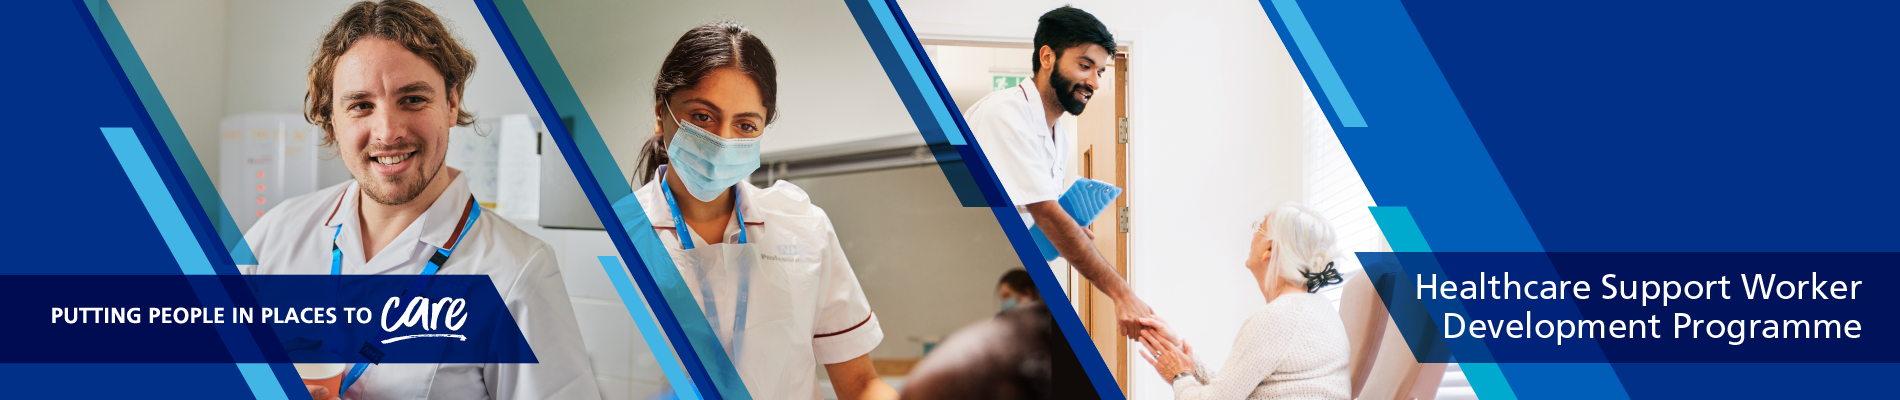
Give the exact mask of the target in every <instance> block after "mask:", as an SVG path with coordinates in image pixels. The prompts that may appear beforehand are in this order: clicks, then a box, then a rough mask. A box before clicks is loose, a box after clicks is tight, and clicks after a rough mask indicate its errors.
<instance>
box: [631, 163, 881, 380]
mask: <svg viewBox="0 0 1900 400" xmlns="http://www.w3.org/2000/svg"><path fill="white" fill-rule="evenodd" d="M655 176H665V170H664V169H661V170H660V171H659V172H656V173H655ZM660 182H661V180H659V179H654V180H653V181H652V182H650V183H648V184H646V185H644V186H641V187H640V189H639V190H635V191H634V195H635V196H636V197H637V198H638V201H639V202H640V206H641V208H642V209H643V210H645V211H646V215H647V218H648V219H649V220H650V221H652V222H653V229H654V230H655V232H654V233H655V234H656V235H657V236H659V237H660V241H661V242H663V243H665V244H666V249H667V250H668V255H669V256H671V257H672V258H673V262H674V263H675V264H676V265H677V266H678V267H679V271H680V275H681V277H683V278H685V281H686V286H687V287H689V288H691V289H692V292H693V299H694V300H695V301H696V302H699V304H695V305H694V306H696V307H700V308H702V309H704V308H705V306H704V305H705V304H706V299H707V298H708V296H710V298H711V299H713V301H712V304H713V306H714V307H716V309H715V310H714V311H713V312H711V313H707V314H708V315H713V316H714V317H715V318H716V322H713V324H715V326H717V327H719V329H716V330H715V331H716V332H718V334H719V341H720V344H721V345H722V346H724V347H725V348H726V351H727V354H729V355H731V354H733V353H732V350H733V348H734V342H735V337H734V333H735V331H736V330H735V329H733V326H734V321H735V320H736V317H737V311H738V310H737V308H738V307H737V306H738V303H739V301H738V299H739V296H738V290H739V286H740V285H739V279H740V277H741V274H742V272H743V271H741V269H742V268H746V266H747V265H748V264H749V265H751V270H752V272H751V277H750V279H749V281H750V283H749V285H747V286H750V288H749V290H748V292H749V293H750V295H749V296H748V300H747V301H746V303H747V309H746V310H745V311H746V317H745V327H744V329H743V330H744V332H745V333H744V334H743V335H742V336H743V337H744V338H743V339H739V340H738V341H740V342H743V346H741V347H740V350H739V353H738V354H737V355H733V356H732V359H733V366H734V367H735V368H737V369H738V372H739V377H740V378H741V379H742V380H744V382H745V386H746V390H747V391H748V392H751V394H752V398H754V399H798V398H812V397H813V396H814V395H816V394H817V371H816V368H817V366H818V364H836V363H841V362H845V361H850V360H851V359H854V358H858V357H860V356H863V355H866V354H870V353H871V349H874V348H876V347H877V345H878V342H881V341H883V340H884V331H883V329H882V328H879V327H878V322H877V316H876V315H874V314H873V313H872V311H871V304H870V303H869V302H867V301H865V299H864V289H863V288H862V287H860V286H858V278H857V275H855V274H853V273H852V271H851V263H850V262H849V261H846V260H845V256H844V250H843V248H842V246H840V245H839V244H838V234H837V232H836V231H835V230H834V229H832V225H831V218H830V217H828V216H826V214H825V211H824V210H822V209H819V208H818V207H817V206H814V205H812V204H811V199H810V198H809V197H807V196H806V195H805V191H804V190H801V189H799V188H798V186H794V185H792V184H791V183H787V182H785V181H779V182H778V183H777V184H774V185H772V187H770V188H767V189H759V188H758V187H756V186H753V185H752V184H751V183H749V182H740V183H739V184H738V185H737V186H738V188H739V202H738V204H739V210H738V212H739V213H740V214H739V215H738V216H739V217H740V218H733V219H731V220H730V222H727V226H726V232H725V238H724V239H723V241H724V242H725V244H721V245H711V244H708V242H707V241H706V240H705V238H704V237H702V236H700V234H699V233H698V232H691V231H690V229H688V228H687V227H686V226H685V224H679V223H676V222H675V220H674V219H673V212H672V210H671V208H669V207H668V206H667V202H666V195H665V193H663V192H661V190H663V188H662V186H661V185H660ZM675 198H678V197H675ZM741 219H743V220H744V221H745V223H744V224H745V235H746V239H747V240H746V242H747V243H749V244H750V245H751V246H750V248H751V249H750V250H749V251H750V252H752V253H756V254H755V255H746V254H747V253H745V252H737V251H718V249H720V248H722V247H723V246H731V245H735V244H737V243H738V242H739V240H738V239H739V235H740V229H739V226H740V225H739V224H740V222H739V221H740V220H741ZM678 229H688V231H689V233H690V234H688V235H687V237H688V238H690V239H691V240H692V241H693V245H694V246H693V247H694V249H693V250H687V249H684V248H683V247H682V246H681V243H680V236H679V233H678V231H677V230H678ZM736 257H747V258H751V259H752V260H753V261H755V262H753V263H745V262H741V261H740V260H733V259H730V258H736ZM754 257H756V258H754ZM702 277H703V278H705V281H704V283H705V284H704V285H702V281H701V278H702ZM708 289H710V291H711V293H710V294H708V293H706V292H707V290H708Z"/></svg>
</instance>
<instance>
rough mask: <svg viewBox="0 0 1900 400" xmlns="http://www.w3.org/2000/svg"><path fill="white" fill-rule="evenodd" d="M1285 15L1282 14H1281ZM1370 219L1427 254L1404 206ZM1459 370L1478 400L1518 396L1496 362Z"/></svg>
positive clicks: (1391, 240) (1396, 246)
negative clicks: (1462, 372) (1463, 374)
mask: <svg viewBox="0 0 1900 400" xmlns="http://www.w3.org/2000/svg"><path fill="white" fill-rule="evenodd" d="M1282 15H1285V13H1282ZM1371 211H1372V219H1373V221H1375V222H1377V223H1378V224H1379V231H1380V232H1382V233H1384V234H1385V241H1386V243H1387V244H1388V245H1390V246H1392V251H1395V252H1407V253H1429V252H1431V251H1432V246H1431V245H1429V244H1426V243H1425V232H1424V231H1420V230H1419V229H1418V221H1417V220H1414V219H1412V211H1411V210H1410V209H1407V208H1405V207H1371ZM1458 369H1460V370H1462V371H1464V373H1465V379H1466V380H1468V381H1470V382H1471V391H1472V392H1475V393H1476V394H1477V395H1478V398H1480V399H1486V400H1516V399H1517V393H1515V392H1512V391H1511V384H1510V382H1507V381H1505V380H1504V370H1502V369H1499V368H1498V365H1497V364H1495V363H1458Z"/></svg>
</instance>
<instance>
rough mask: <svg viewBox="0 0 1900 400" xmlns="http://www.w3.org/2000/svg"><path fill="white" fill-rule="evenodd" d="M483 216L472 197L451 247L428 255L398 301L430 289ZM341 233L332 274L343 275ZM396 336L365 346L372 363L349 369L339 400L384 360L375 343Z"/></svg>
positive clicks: (339, 231)
mask: <svg viewBox="0 0 1900 400" xmlns="http://www.w3.org/2000/svg"><path fill="white" fill-rule="evenodd" d="M346 201H347V200H346ZM481 216H482V207H481V205H480V204H477V203H476V202H475V196H472V195H471V196H468V212H467V213H464V214H462V223H461V226H458V227H456V228H457V229H456V230H455V234H454V236H450V237H449V248H446V249H444V248H437V249H435V251H434V252H432V253H431V254H430V255H429V264H428V266H425V267H422V277H421V278H418V279H416V281H415V283H414V284H412V285H410V286H409V289H407V290H404V291H403V292H402V294H400V295H397V296H396V297H399V298H400V297H407V296H408V295H409V292H415V293H417V294H421V293H422V290H423V289H424V288H426V287H427V286H429V281H430V279H428V278H429V277H431V276H435V273H436V272H437V271H441V270H442V264H447V263H448V262H449V255H450V254H453V253H454V252H455V248H456V246H457V245H460V244H461V243H462V239H463V238H466V237H468V230H469V228H472V227H474V226H475V220H476V219H479V218H481ZM342 234H343V225H342V224H337V226H336V231H335V232H332V233H330V275H342V274H343V248H342V247H340V246H337V243H336V240H337V237H338V236H341V235H342ZM393 334H394V332H383V336H384V337H382V338H378V339H377V340H376V341H372V342H364V343H363V349H362V351H361V353H362V354H363V357H364V358H368V359H370V362H368V363H356V365H352V366H350V372H349V374H346V375H344V376H343V384H342V385H341V386H339V387H338V388H337V393H336V394H335V395H336V396H337V397H338V398H341V397H343V393H344V392H348V391H349V390H350V385H353V384H356V378H360V377H362V376H363V372H366V371H369V366H370V364H375V363H380V362H381V361H382V359H383V352H382V350H380V349H379V348H378V347H379V346H376V344H375V343H377V342H381V341H382V340H387V339H389V338H388V336H391V335H393Z"/></svg>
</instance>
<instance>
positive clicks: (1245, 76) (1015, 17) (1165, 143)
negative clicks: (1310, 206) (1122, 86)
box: [900, 0, 1304, 399]
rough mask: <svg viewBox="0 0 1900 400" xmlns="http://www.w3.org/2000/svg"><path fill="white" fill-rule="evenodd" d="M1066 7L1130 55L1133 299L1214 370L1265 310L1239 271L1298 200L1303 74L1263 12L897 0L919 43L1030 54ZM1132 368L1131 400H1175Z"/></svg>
mask: <svg viewBox="0 0 1900 400" xmlns="http://www.w3.org/2000/svg"><path fill="white" fill-rule="evenodd" d="M1064 3H1070V4H1072V5H1074V6H1075V7H1077V8H1081V9H1083V10H1085V11H1088V12H1090V13H1092V14H1094V15H1095V16H1096V17H1097V18H1098V19H1101V20H1102V21H1103V23H1104V24H1105V25H1107V26H1108V27H1109V29H1110V31H1111V32H1112V33H1114V34H1115V35H1116V40H1117V41H1119V42H1121V43H1123V44H1125V45H1127V46H1129V53H1130V56H1129V57H1130V60H1129V63H1130V67H1129V75H1130V76H1129V89H1128V93H1127V94H1126V95H1127V96H1128V106H1129V123H1130V129H1129V136H1130V140H1129V147H1130V150H1129V151H1130V155H1129V157H1130V161H1129V164H1130V165H1129V180H1130V186H1131V188H1130V197H1129V202H1130V207H1131V209H1132V213H1133V215H1132V216H1131V221H1130V226H1131V228H1132V232H1131V235H1132V237H1131V239H1130V258H1131V261H1130V264H1131V270H1132V271H1133V272H1132V273H1131V275H1132V277H1131V282H1132V284H1133V285H1134V287H1135V292H1136V294H1137V295H1139V296H1141V297H1142V298H1143V299H1144V300H1146V301H1147V302H1148V304H1149V305H1150V306H1152V307H1153V308H1154V309H1155V311H1156V312H1157V313H1158V314H1160V315H1161V316H1162V317H1163V318H1166V319H1168V320H1169V321H1170V322H1171V323H1172V324H1173V325H1174V326H1175V327H1176V328H1178V329H1179V330H1181V331H1182V333H1183V335H1184V336H1186V338H1187V340H1188V341H1190V342H1192V343H1194V347H1195V351H1196V352H1197V353H1198V354H1199V355H1200V356H1201V357H1204V358H1205V359H1207V360H1209V363H1211V364H1218V363H1219V362H1220V361H1219V360H1222V359H1224V358H1225V357H1226V355H1227V353H1228V351H1229V350H1230V348H1231V346H1232V343H1233V339H1234V335H1235V334H1236V332H1238V331H1239V328H1240V324H1241V323H1242V322H1243V321H1244V320H1245V318H1246V316H1247V314H1248V313H1249V312H1251V311H1252V310H1253V309H1254V308H1256V307H1258V306H1260V305H1261V304H1263V301H1262V300H1261V296H1260V293H1259V289H1258V288H1257V287H1256V286H1255V285H1254V284H1252V283H1249V281H1252V280H1253V279H1252V276H1251V275H1250V274H1249V273H1247V272H1246V270H1245V269H1244V268H1243V267H1242V266H1241V265H1242V264H1241V263H1242V259H1243V258H1244V257H1245V254H1246V252H1247V245H1248V240H1249V239H1250V238H1251V235H1250V233H1249V232H1250V231H1249V230H1248V229H1247V227H1248V226H1249V224H1250V223H1251V222H1252V221H1254V220H1257V219H1259V218H1260V217H1262V216H1265V215H1266V212H1267V211H1268V209H1269V208H1270V207H1272V206H1274V205H1278V204H1280V203H1283V202H1288V201H1299V200H1300V199H1301V183H1300V177H1301V162H1300V161H1301V131H1300V123H1301V119H1300V100H1301V96H1302V93H1303V91H1304V89H1303V87H1302V85H1301V79H1300V75H1299V71H1298V70H1297V69H1296V68H1295V67H1294V65H1293V63H1292V59H1291V58H1290V57H1289V55H1288V54H1287V52H1286V49H1285V48H1284V47H1283V46H1282V45H1281V43H1280V40H1279V38H1278V36H1277V35H1276V34H1275V33H1274V31H1273V26H1272V25H1271V23H1270V21H1268V19H1267V16H1266V12H1265V11H1264V10H1263V9H1261V8H1260V3H1258V2H1253V1H1238V0H1235V1H1168V2H1151V1H1082V0H1075V1H1066V2H1065V1H1019V0H1017V1H1012V0H978V1H969V0H957V1H943V0H909V1H900V5H901V6H902V7H903V10H904V13H905V14H906V15H907V16H908V17H909V18H910V22H911V26H912V28H914V29H915V30H916V31H917V34H918V36H919V37H923V38H934V39H948V40H984V41H1000V42H1025V43H1026V42H1029V41H1030V38H1031V37H1032V36H1033V35H1034V33H1035V27H1036V18H1037V17H1039V16H1041V15H1042V13H1044V12H1047V11H1049V10H1051V9H1054V8H1056V7H1060V6H1062V5H1063V4H1064ZM1235 177H1244V178H1242V179H1235ZM1138 348H1139V345H1138V344H1135V345H1131V346H1130V350H1131V351H1134V349H1138ZM1130 358H1131V359H1133V360H1134V361H1133V363H1134V364H1135V365H1134V366H1132V368H1133V374H1132V375H1131V376H1133V377H1134V379H1133V380H1132V381H1131V385H1130V386H1131V390H1130V392H1131V393H1130V395H1131V397H1133V398H1136V399H1171V398H1173V394H1172V393H1171V392H1170V391H1169V388H1168V387H1167V384H1166V382H1164V381H1163V380H1162V379H1160V377H1159V376H1157V375H1156V374H1155V372H1154V369H1153V368H1152V367H1150V366H1148V365H1146V363H1144V362H1142V361H1140V358H1139V357H1134V356H1132V355H1131V356H1130Z"/></svg>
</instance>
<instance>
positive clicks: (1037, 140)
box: [966, 6, 1154, 337]
mask: <svg viewBox="0 0 1900 400" xmlns="http://www.w3.org/2000/svg"><path fill="white" fill-rule="evenodd" d="M1034 45H1035V47H1036V53H1035V58H1034V59H1033V60H1032V61H1031V65H1033V66H1034V68H1035V71H1036V72H1035V76H1034V78H1033V79H1031V80H1029V81H1024V82H1023V83H1022V85H1019V86H1017V87H1013V88H1009V89H1003V90H1000V91H996V92H993V93H990V94H989V95H987V96H983V99H981V100H977V102H976V104H973V105H970V112H969V113H968V114H967V115H966V117H967V118H968V121H969V124H970V133H972V134H975V135H976V141H977V142H978V143H981V144H982V145H983V154H984V155H985V156H988V157H989V159H990V166H991V167H992V168H994V169H995V171H996V177H997V179H998V180H1001V181H1002V182H1003V190H1004V191H1006V192H1009V199H1010V202H1011V203H1015V205H1016V212H1017V213H1019V214H1020V215H1022V217H1023V223H1026V224H1030V225H1031V226H1036V227H1040V229H1042V233H1043V235H1045V236H1048V237H1049V243H1050V244H1053V245H1055V248H1056V251H1058V252H1060V253H1062V258H1063V259H1067V260H1069V265H1072V266H1074V267H1075V269H1076V270H1077V271H1079V272H1081V273H1082V276H1084V277H1087V278H1089V282H1092V283H1094V284H1095V287H1097V288H1100V289H1101V290H1102V293H1104V294H1107V295H1108V297H1109V298H1110V299H1113V300H1114V301H1115V319H1116V322H1117V324H1118V325H1119V327H1120V329H1121V334H1122V335H1124V336H1131V337H1132V336H1133V335H1136V334H1138V333H1140V332H1141V329H1142V328H1143V327H1142V325H1141V322H1140V319H1141V318H1143V317H1148V316H1151V315H1153V314H1154V312H1153V311H1151V310H1149V309H1148V303H1146V302H1143V301H1141V299H1140V298H1136V297H1135V292H1134V290H1132V289H1130V288H1129V287H1128V281H1126V280H1124V279H1122V276H1121V275H1119V274H1117V273H1115V267H1114V266H1113V265H1109V264H1108V259H1106V258H1103V257H1102V253H1101V252H1100V251H1098V250H1096V249H1095V243H1094V239H1093V238H1092V237H1090V236H1089V235H1090V234H1089V233H1088V231H1087V230H1085V229H1084V228H1083V227H1082V226H1081V225H1077V224H1076V222H1075V218H1074V217H1073V216H1070V215H1069V213H1068V212H1066V211H1063V210H1062V205H1060V204H1057V203H1056V199H1059V198H1061V197H1062V193H1063V191H1065V190H1068V186H1069V181H1068V170H1067V169H1068V164H1069V157H1070V156H1071V154H1069V153H1071V152H1072V151H1070V149H1071V148H1074V144H1073V143H1074V142H1075V138H1072V137H1070V135H1069V134H1068V132H1069V130H1070V129H1069V126H1068V124H1069V120H1067V119H1063V118H1062V114H1063V113H1064V112H1067V113H1069V114H1074V115H1081V114H1082V109H1083V108H1084V107H1086V106H1088V102H1089V97H1090V96H1093V95H1094V94H1095V88H1097V87H1100V86H1099V85H1098V84H1097V81H1098V80H1099V79H1100V78H1101V77H1102V72H1103V71H1107V70H1108V63H1109V56H1110V55H1112V54H1113V53H1112V51H1114V49H1115V38H1114V37H1113V36H1111V35H1109V33H1108V27H1106V26H1103V25H1102V22H1101V21H1099V20H1096V19H1095V16H1093V15H1089V13H1087V12H1084V11H1082V10H1081V9H1077V8H1075V7H1068V6H1063V7H1062V8H1058V9H1055V10H1053V11H1049V12H1048V13H1046V14H1043V15H1042V18H1041V19H1040V20H1039V21H1038V22H1037V24H1036V38H1035V42H1034Z"/></svg>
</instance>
